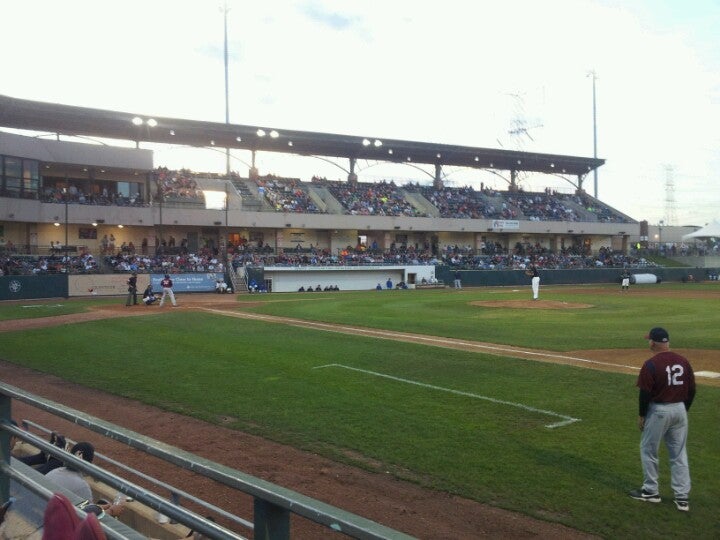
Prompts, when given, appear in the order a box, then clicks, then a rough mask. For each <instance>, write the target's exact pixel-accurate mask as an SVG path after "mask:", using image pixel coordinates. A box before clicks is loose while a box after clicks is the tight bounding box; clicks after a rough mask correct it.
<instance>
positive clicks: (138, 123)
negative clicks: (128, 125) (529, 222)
mask: <svg viewBox="0 0 720 540" xmlns="http://www.w3.org/2000/svg"><path fill="white" fill-rule="evenodd" d="M132 123H133V125H134V126H141V125H142V123H143V119H142V118H140V117H139V116H136V117H135V118H133V119H132Z"/></svg>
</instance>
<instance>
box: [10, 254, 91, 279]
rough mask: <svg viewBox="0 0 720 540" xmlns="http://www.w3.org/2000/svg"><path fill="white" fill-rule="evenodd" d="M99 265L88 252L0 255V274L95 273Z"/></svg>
mask: <svg viewBox="0 0 720 540" xmlns="http://www.w3.org/2000/svg"><path fill="white" fill-rule="evenodd" d="M97 273H100V267H99V265H98V262H97V260H96V259H95V258H94V257H93V256H92V254H90V253H84V254H82V255H48V256H31V255H10V256H3V257H0V276H34V275H48V274H97Z"/></svg>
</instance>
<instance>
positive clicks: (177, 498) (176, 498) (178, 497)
mask: <svg viewBox="0 0 720 540" xmlns="http://www.w3.org/2000/svg"><path fill="white" fill-rule="evenodd" d="M20 425H21V426H22V427H23V428H24V429H27V427H32V428H33V429H36V430H38V431H41V432H42V433H43V434H45V435H50V434H51V433H52V431H53V430H51V429H48V428H46V427H45V426H41V425H40V424H38V423H36V422H32V421H30V420H26V419H23V420H22V421H20ZM28 442H30V441H28ZM36 442H37V441H32V443H33V445H35V444H36ZM76 442H78V441H75V440H72V439H70V438H67V446H66V449H69V448H71V447H72V445H73V444H74V443H76ZM98 460H100V461H104V462H107V463H110V464H111V465H113V466H115V467H117V468H118V469H122V470H123V471H124V472H127V473H130V474H132V475H133V476H137V477H139V478H142V479H143V480H146V481H148V482H150V483H152V484H154V485H156V486H158V487H160V488H163V489H165V490H167V491H168V492H169V494H170V500H171V501H172V502H173V503H174V504H177V505H180V504H181V503H182V501H183V500H188V501H191V502H193V503H195V504H197V505H198V506H202V507H203V508H205V509H207V510H209V511H211V512H212V513H213V514H217V515H219V516H222V517H223V518H225V519H228V520H230V521H233V522H235V523H237V524H239V525H242V526H244V527H247V528H248V529H250V530H252V529H253V523H252V522H250V521H248V520H246V519H243V518H241V517H240V516H236V515H235V514H231V513H230V512H227V511H225V510H223V509H222V508H219V507H217V506H215V505H214V504H212V503H210V502H208V501H205V500H203V499H199V498H198V497H195V496H194V495H192V494H190V493H188V492H187V491H184V490H182V489H180V488H177V487H175V486H172V485H170V484H168V483H166V482H163V481H162V480H158V479H157V478H154V477H152V476H150V475H147V474H145V473H143V472H141V471H138V470H137V469H135V468H133V467H129V466H128V465H126V464H124V463H121V462H120V461H117V460H114V459H112V458H111V457H108V456H106V455H104V454H102V453H101V452H98V451H97V450H96V451H95V457H94V459H93V462H94V463H97V462H98Z"/></svg>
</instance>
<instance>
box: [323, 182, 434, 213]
mask: <svg viewBox="0 0 720 540" xmlns="http://www.w3.org/2000/svg"><path fill="white" fill-rule="evenodd" d="M313 182H315V183H317V184H319V185H323V186H324V187H326V188H327V189H328V191H330V193H331V194H332V196H333V197H335V198H336V199H337V200H338V202H339V203H340V204H341V205H342V206H343V208H344V209H345V210H346V211H347V213H348V214H352V215H359V216H410V217H427V214H425V213H424V212H421V211H419V210H418V209H417V208H415V207H414V206H413V205H412V204H411V203H410V202H408V201H407V200H406V199H405V197H404V195H403V193H402V189H400V188H398V187H397V186H396V185H395V182H393V181H390V182H387V181H385V180H383V181H382V182H377V183H366V182H340V181H330V180H320V179H318V178H314V179H313Z"/></svg>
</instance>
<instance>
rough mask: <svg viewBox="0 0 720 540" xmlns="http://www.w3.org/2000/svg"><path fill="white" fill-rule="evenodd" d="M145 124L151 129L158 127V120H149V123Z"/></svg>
mask: <svg viewBox="0 0 720 540" xmlns="http://www.w3.org/2000/svg"><path fill="white" fill-rule="evenodd" d="M145 123H146V124H147V125H148V126H150V127H155V126H157V120H155V119H154V118H148V120H147V122H145Z"/></svg>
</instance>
